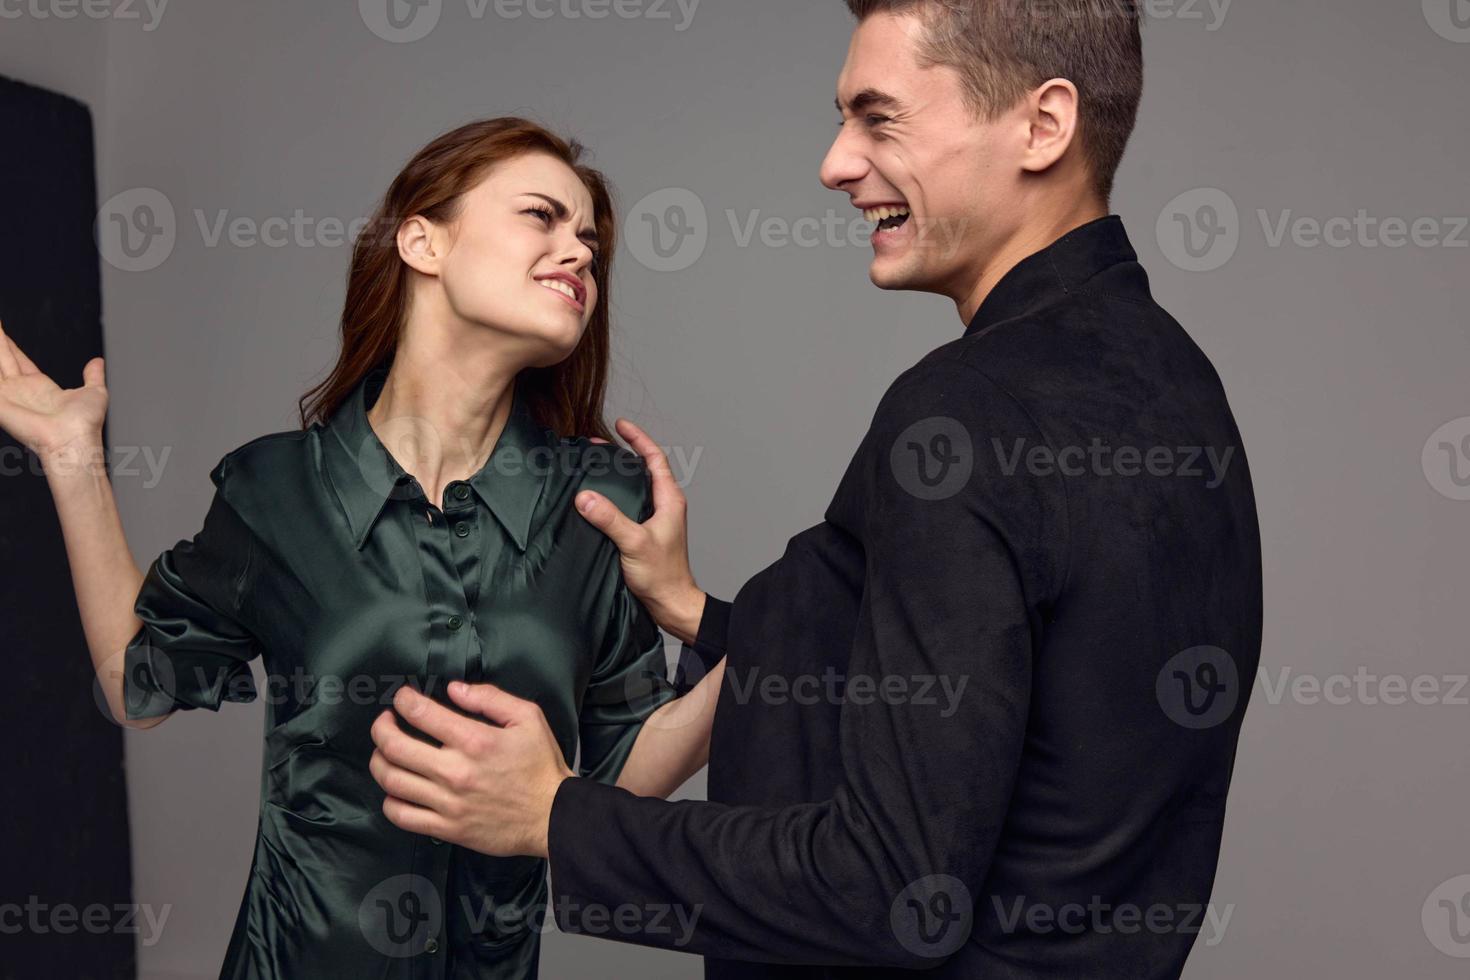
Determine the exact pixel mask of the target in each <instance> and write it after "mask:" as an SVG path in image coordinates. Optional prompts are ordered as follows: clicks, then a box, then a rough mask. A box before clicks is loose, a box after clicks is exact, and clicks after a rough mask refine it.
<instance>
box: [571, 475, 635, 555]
mask: <svg viewBox="0 0 1470 980" xmlns="http://www.w3.org/2000/svg"><path fill="white" fill-rule="evenodd" d="M577 511H578V512H579V513H580V514H581V515H582V516H583V517H585V518H586V519H587V521H588V522H589V523H591V524H592V526H593V527H595V528H597V529H598V530H599V531H601V532H602V533H603V534H606V535H607V536H608V537H610V538H612V541H613V544H615V545H617V546H618V550H619V551H621V552H623V553H624V554H627V553H628V552H629V551H630V550H632V549H634V548H635V547H636V545H637V541H638V538H637V535H639V534H640V533H641V532H642V529H641V526H640V525H639V524H638V522H637V521H633V520H629V519H628V515H626V514H624V513H623V512H622V511H621V510H618V505H617V504H615V503H613V502H612V501H611V500H608V499H607V498H606V497H604V496H603V495H602V494H600V493H597V492H596V491H594V490H583V491H582V492H581V493H579V494H577Z"/></svg>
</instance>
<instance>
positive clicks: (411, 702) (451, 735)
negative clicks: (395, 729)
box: [393, 684, 485, 745]
mask: <svg viewBox="0 0 1470 980" xmlns="http://www.w3.org/2000/svg"><path fill="white" fill-rule="evenodd" d="M393 707H394V708H396V709H397V710H398V713H399V714H401V715H402V716H403V717H404V719H405V720H407V721H408V723H409V724H410V725H412V726H413V727H415V728H417V729H418V730H419V731H421V732H425V733H427V734H429V735H432V736H434V737H435V738H437V739H438V740H439V741H440V742H442V743H443V744H445V745H463V744H464V743H465V741H467V740H468V739H470V738H472V737H475V736H476V735H477V734H479V733H480V732H481V731H482V730H483V729H484V728H485V726H484V725H483V724H482V723H480V722H478V721H475V720H474V719H473V718H466V717H465V716H464V715H462V714H460V713H459V712H458V711H452V710H450V709H449V708H446V707H445V706H444V705H442V704H440V703H439V702H437V701H435V700H433V699H432V698H429V697H427V696H425V695H423V694H420V693H419V692H418V691H415V690H414V689H413V688H411V687H409V686H408V685H407V684H405V685H403V686H402V687H400V688H399V689H398V690H397V691H395V692H394V694H393Z"/></svg>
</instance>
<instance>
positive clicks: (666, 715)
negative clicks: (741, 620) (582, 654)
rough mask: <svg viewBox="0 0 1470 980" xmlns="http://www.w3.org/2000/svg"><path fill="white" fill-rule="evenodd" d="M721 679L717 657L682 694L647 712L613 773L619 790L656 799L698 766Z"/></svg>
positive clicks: (705, 748) (701, 764)
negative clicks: (618, 769)
mask: <svg viewBox="0 0 1470 980" xmlns="http://www.w3.org/2000/svg"><path fill="white" fill-rule="evenodd" d="M724 681H725V661H724V660H723V659H721V660H720V662H719V663H718V664H716V665H715V666H714V668H713V669H712V670H711V671H710V672H709V673H708V674H706V675H705V676H704V679H703V680H701V681H700V682H699V683H698V684H696V685H695V686H694V688H693V689H692V690H691V691H690V692H689V693H688V694H686V695H684V696H683V697H681V698H675V699H674V700H672V701H669V702H668V703H666V704H664V705H662V706H660V707H659V709H658V710H657V711H655V712H654V713H653V714H651V715H649V716H648V719H647V720H646V721H645V722H644V723H643V728H642V729H641V730H640V731H639V732H638V738H637V740H636V741H634V743H633V751H632V752H630V753H629V754H628V761H627V762H625V763H624V764H623V771H622V772H621V773H620V774H619V775H618V782H617V785H618V786H619V787H620V788H621V789H625V790H627V791H628V792H630V793H633V794H635V795H637V796H656V797H659V798H660V799H662V798H664V797H667V796H668V795H669V794H670V793H672V792H673V791H674V790H676V789H678V788H679V787H680V786H682V785H684V782H685V781H686V780H687V779H688V778H689V777H690V776H692V775H694V774H695V773H697V772H699V770H701V769H703V768H704V766H705V763H707V762H708V761H709V735H710V728H711V727H712V726H713V724H714V720H715V705H716V704H717V703H718V702H719V700H720V686H721V685H722V684H723V683H724Z"/></svg>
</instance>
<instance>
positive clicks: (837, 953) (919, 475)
mask: <svg viewBox="0 0 1470 980" xmlns="http://www.w3.org/2000/svg"><path fill="white" fill-rule="evenodd" d="M992 438H993V439H997V440H1000V442H999V444H1000V445H1004V446H1009V445H1011V442H1012V440H1014V439H1018V438H1020V439H1025V440H1026V441H1028V442H1032V443H1035V442H1039V441H1042V437H1041V434H1040V432H1039V431H1038V430H1037V429H1036V427H1035V425H1034V424H1033V423H1032V422H1031V421H1030V419H1029V417H1028V416H1027V415H1026V413H1025V412H1024V411H1023V410H1021V409H1020V407H1019V406H1018V405H1017V404H1016V403H1015V401H1014V400H1013V399H1011V398H1010V397H1009V395H1007V394H1006V393H1005V392H1004V391H1002V390H1000V389H999V388H997V387H996V386H994V385H993V384H992V383H991V382H989V381H988V380H987V379H985V377H984V376H983V375H981V374H979V373H978V372H977V371H975V370H974V369H972V368H968V367H966V366H964V365H959V364H944V365H930V366H928V367H926V366H925V364H922V363H921V365H919V366H918V367H916V368H915V369H912V370H911V371H909V372H907V373H906V374H905V375H904V376H903V377H902V378H900V379H899V381H898V382H896V383H895V385H894V387H893V388H891V389H890V391H889V393H888V394H887V395H885V398H884V400H883V403H882V404H880V406H879V408H878V412H877V414H876V415H875V417H874V420H873V424H872V426H871V428H870V429H869V432H868V434H867V436H866V437H865V439H864V442H863V445H862V447H861V448H860V449H859V452H858V454H857V456H856V458H855V459H854V461H853V464H852V466H851V467H850V468H849V470H848V474H847V476H846V477H845V478H844V480H843V484H842V486H841V487H840V488H839V490H838V494H837V498H836V499H835V500H834V501H833V505H832V507H831V508H829V511H828V520H829V522H830V521H834V520H840V521H842V522H843V523H844V524H846V525H847V526H848V527H849V529H850V530H852V531H853V532H854V533H855V534H857V536H858V537H859V538H860V539H861V541H862V544H863V548H864V551H865V553H866V574H865V582H864V588H863V595H862V600H861V605H860V607H859V613H858V621H857V628H856V632H855V639H854V641H853V644H852V648H851V650H850V651H849V654H848V664H849V673H848V676H849V678H850V680H849V684H848V687H847V690H846V694H845V697H844V699H843V702H842V704H841V708H840V712H841V714H840V732H839V739H840V746H841V766H842V771H843V773H844V778H843V779H842V781H841V782H840V783H839V784H838V785H837V787H836V790H835V791H834V793H833V794H832V798H831V799H828V800H824V801H821V802H816V803H808V804H802V805H796V806H788V807H782V808H770V807H755V806H730V805H724V804H718V803H709V802H701V801H679V802H672V803H670V802H666V801H663V800H655V799H646V798H640V797H637V796H634V795H633V794H631V793H627V792H625V791H623V790H619V789H617V788H615V787H608V786H601V785H596V784H594V783H592V782H591V781H589V780H584V779H568V780H566V781H565V782H564V783H563V784H562V786H561V788H560V790H559V791H558V793H557V796H556V800H555V802H554V805H553V809H552V814H551V828H550V852H551V853H550V856H551V874H552V887H553V891H554V895H553V907H554V909H555V910H556V918H557V923H558V925H559V926H560V927H561V928H563V930H565V931H573V932H575V931H580V923H579V921H578V914H579V910H582V909H597V908H607V909H610V908H617V907H628V906H633V907H636V908H637V909H639V910H640V914H641V916H642V920H641V926H640V928H638V929H634V930H627V929H619V930H617V931H616V933H615V934H610V935H609V938H616V939H624V940H627V941H632V942H637V943H641V944H645V945H653V946H663V947H665V948H674V949H680V950H682V951H684V952H691V953H700V954H704V955H707V956H714V957H718V958H723V959H740V960H751V961H760V962H787V963H808V964H833V965H868V966H873V965H885V966H892V967H907V968H923V967H932V966H934V965H936V964H937V963H938V962H940V961H942V960H943V959H944V958H945V957H946V956H947V955H949V954H950V953H952V952H953V949H954V948H957V945H955V946H953V947H947V948H939V947H936V946H933V945H929V946H926V945H924V944H923V943H922V942H919V941H917V940H916V939H915V937H912V936H908V935H905V934H904V931H903V930H902V929H899V928H897V927H896V926H895V925H894V923H895V922H896V921H897V920H898V919H899V918H900V916H898V915H897V914H896V913H895V909H900V910H902V909H904V908H906V907H907V906H906V903H910V902H919V903H920V904H921V905H926V906H933V903H934V899H935V896H936V895H937V894H939V893H940V892H943V893H944V897H943V901H944V903H945V904H946V907H947V908H950V909H952V910H953V911H954V912H955V913H957V914H962V915H963V917H964V922H963V929H964V931H965V932H967V931H968V926H969V922H970V921H971V919H970V916H971V915H972V914H973V908H972V907H971V906H970V905H969V904H968V903H969V900H970V896H979V895H981V894H982V886H983V882H984V880H985V876H986V871H987V868H988V867H989V863H990V860H991V857H992V854H993V851H994V847H995V842H996V840H997V837H998V836H999V834H1000V830H1001V825H1002V822H1003V820H1004V817H1005V814H1006V809H1007V803H1008V799H1009V796H1010V792H1011V787H1012V784H1013V781H1014V777H1015V773H1016V770H1017V766H1018V763H1019V759H1020V756H1021V750H1022V742H1023V737H1024V733H1025V730H1026V722H1027V713H1028V706H1029V703H1030V697H1031V677H1032V654H1033V650H1034V649H1035V648H1036V646H1037V644H1038V639H1039V633H1040V616H1039V613H1038V609H1039V607H1041V606H1042V605H1044V603H1045V602H1046V601H1047V598H1046V597H1047V595H1049V594H1050V593H1051V591H1052V590H1053V589H1054V588H1055V585H1056V580H1057V578H1059V577H1060V572H1059V569H1061V568H1063V567H1064V560H1063V556H1061V555H1059V554H1057V553H1056V552H1055V551H1053V550H1049V549H1053V548H1055V547H1058V546H1057V545H1056V541H1057V539H1058V538H1060V539H1061V542H1062V544H1061V545H1060V546H1059V547H1061V548H1064V547H1065V539H1066V536H1065V532H1060V533H1058V532H1059V529H1058V528H1056V527H1054V526H1051V521H1053V520H1055V519H1056V513H1057V511H1058V509H1063V510H1064V506H1065V505H1064V491H1063V490H1062V489H1061V487H1060V484H1059V482H1052V481H1049V480H1046V479H1044V478H1039V477H1035V476H1028V475H1027V473H1026V472H1025V471H1024V468H1023V469H1021V470H1015V469H1012V470H1011V471H1010V472H1005V471H1003V470H1002V469H1001V468H1000V467H999V466H998V464H997V454H995V453H993V452H991V446H992V442H991V440H992ZM926 454H927V455H926ZM936 465H938V466H939V469H935V467H936ZM953 467H960V468H961V470H962V471H963V472H962V473H960V474H959V475H960V476H961V477H962V478H961V479H954V477H955V475H956V471H954V470H953ZM936 474H944V476H943V477H942V478H941V479H939V480H938V482H934V478H935V476H936ZM1044 528H1045V529H1046V530H1047V531H1049V532H1051V534H1050V535H1049V536H1045V535H1043V529H1044ZM736 606H737V607H739V608H738V610H737V615H738V616H739V618H740V621H742V622H743V621H744V619H745V617H747V616H751V617H759V616H761V615H762V610H761V609H759V608H749V607H747V606H742V605H740V599H739V597H737V602H736ZM714 608H715V609H719V607H714ZM716 615H717V616H718V615H720V613H718V612H717V613H716ZM718 622H719V620H718V619H715V620H711V621H710V626H711V629H712V632H713V630H714V628H715V624H717V623H718ZM700 632H701V634H703V633H704V632H705V624H704V623H701V630H700ZM760 633H761V635H764V636H779V635H781V632H780V628H779V624H775V625H774V627H767V628H765V629H762V630H761V631H760ZM766 659H767V661H768V662H769V661H771V660H779V657H774V658H773V657H769V656H768V657H767V658H766ZM859 676H863V677H868V678H872V679H873V680H874V682H875V684H876V687H877V690H869V691H868V692H866V694H865V695H864V696H861V697H860V696H859V693H858V692H857V690H856V689H855V688H854V687H853V686H852V680H851V679H855V678H857V677H859ZM889 678H907V679H912V678H927V679H931V680H932V681H942V682H944V683H948V684H949V685H950V687H951V689H955V690H960V692H961V693H960V696H959V697H957V698H956V699H955V700H954V702H953V704H952V705H950V708H951V709H952V710H951V711H950V712H949V713H948V714H946V713H945V712H944V711H942V710H940V708H939V707H938V706H934V705H920V704H918V703H907V702H905V701H901V700H894V699H891V698H888V697H885V696H884V694H883V686H884V684H885V681H886V680H887V679H889ZM960 685H964V686H963V687H962V688H961V687H960ZM742 710H756V709H755V708H754V707H743V708H742ZM751 750H752V751H766V752H773V753H775V752H779V750H780V747H778V746H759V747H756V746H752V747H751ZM772 764H773V765H778V764H780V762H779V759H778V758H776V757H775V755H773V761H772ZM954 882H957V883H959V887H958V888H957V889H956V888H952V887H950V883H954ZM671 907H672V908H673V909H674V910H676V911H677V912H678V914H679V915H682V916H683V917H684V919H685V920H686V921H687V920H688V919H691V918H692V919H694V920H695V924H694V925H693V927H692V928H691V929H689V930H687V931H684V932H681V931H680V930H670V929H667V928H660V925H661V924H662V925H663V926H665V927H666V926H667V922H668V921H669V910H670V908H671Z"/></svg>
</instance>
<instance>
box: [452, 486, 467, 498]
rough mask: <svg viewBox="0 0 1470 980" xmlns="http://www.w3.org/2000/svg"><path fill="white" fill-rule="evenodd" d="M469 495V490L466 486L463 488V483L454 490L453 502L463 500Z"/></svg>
mask: <svg viewBox="0 0 1470 980" xmlns="http://www.w3.org/2000/svg"><path fill="white" fill-rule="evenodd" d="M469 495H470V488H469V487H467V486H465V485H464V484H463V483H461V484H460V485H459V486H457V487H455V488H454V499H455V500H463V499H464V498H466V497H468V496H469Z"/></svg>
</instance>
